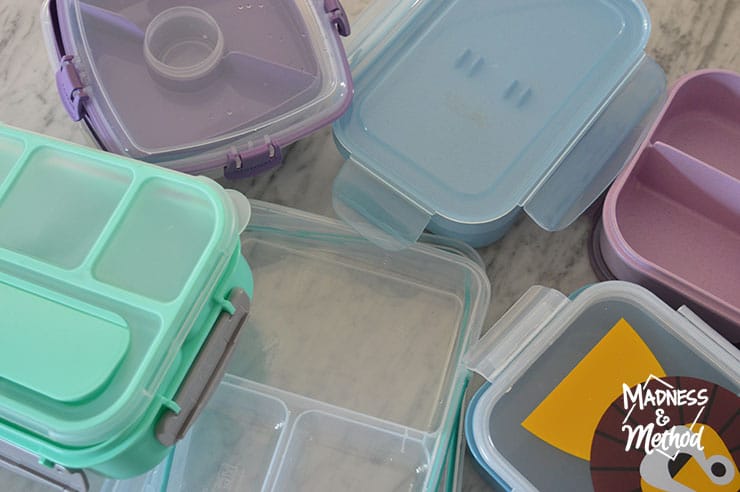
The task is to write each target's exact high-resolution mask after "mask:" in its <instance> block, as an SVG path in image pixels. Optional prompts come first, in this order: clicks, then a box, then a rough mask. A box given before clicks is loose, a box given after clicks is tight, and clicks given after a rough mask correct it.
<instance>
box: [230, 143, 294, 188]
mask: <svg viewBox="0 0 740 492" xmlns="http://www.w3.org/2000/svg"><path fill="white" fill-rule="evenodd" d="M228 158H229V163H228V164H227V165H226V167H224V177H225V178H226V179H240V178H246V177H249V176H254V175H256V174H259V173H262V172H264V171H267V170H268V169H272V168H273V167H277V166H279V165H280V164H281V163H282V162H283V153H282V152H281V151H280V147H279V146H277V145H275V144H274V143H272V141H268V142H266V143H265V144H264V145H262V146H260V147H259V148H257V149H252V150H250V151H249V152H244V153H242V152H237V151H236V150H234V151H232V152H230V153H229V155H228Z"/></svg>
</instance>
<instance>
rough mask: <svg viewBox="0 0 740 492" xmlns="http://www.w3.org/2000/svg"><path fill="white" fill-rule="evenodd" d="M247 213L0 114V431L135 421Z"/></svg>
mask: <svg viewBox="0 0 740 492" xmlns="http://www.w3.org/2000/svg"><path fill="white" fill-rule="evenodd" d="M249 215H250V208H249V202H248V201H247V200H246V198H244V197H243V196H242V195H239V194H236V193H234V194H231V195H230V194H229V193H227V192H226V191H224V190H223V189H222V188H221V187H220V186H218V185H217V184H216V183H214V182H213V181H211V180H209V179H206V178H193V177H190V176H185V175H181V174H178V173H174V172H171V171H167V170H165V169H162V168H158V167H154V166H150V165H147V164H142V163H139V162H136V161H132V160H129V159H125V158H121V157H118V156H114V155H111V154H107V153H102V152H98V151H95V150H91V149H86V148H82V147H78V146H74V145H71V144H67V143H64V142H60V141H56V140H53V139H49V138H46V137H42V136H40V135H35V134H31V133H27V132H23V131H20V130H15V129H11V128H8V127H3V126H0V230H1V231H3V233H2V234H0V312H1V313H3V314H2V316H1V317H0V439H6V440H9V441H13V437H14V436H15V437H17V436H18V435H19V432H20V433H22V434H23V435H24V436H26V437H27V438H28V439H38V438H42V439H45V440H47V441H50V442H51V443H53V444H54V445H57V446H62V447H75V448H82V447H88V446H94V445H96V444H99V443H102V442H104V441H107V440H109V439H112V438H114V437H115V436H118V435H120V434H121V433H123V432H125V431H126V429H129V428H131V427H133V426H135V425H136V424H137V421H138V419H140V418H141V417H142V416H143V415H144V414H145V412H146V411H147V409H148V408H150V406H151V404H152V402H153V401H155V400H156V399H157V398H158V395H157V392H158V389H159V387H160V385H161V384H162V383H163V381H164V380H165V378H166V377H168V375H171V374H172V371H171V369H172V368H173V367H175V366H174V364H177V363H178V361H179V358H178V353H179V352H180V348H181V346H182V345H183V343H184V342H185V341H186V340H188V337H189V336H190V335H193V334H194V333H196V332H198V331H200V330H202V329H205V328H204V327H201V326H197V325H196V320H197V318H198V316H199V315H200V313H201V312H202V311H203V310H204V309H205V308H206V307H207V306H208V303H212V301H211V297H212V293H213V291H214V289H215V288H216V286H217V284H218V283H219V282H220V281H221V278H222V276H223V275H224V272H225V269H226V267H227V264H228V262H229V259H230V258H231V257H232V256H233V254H234V252H235V251H236V250H237V249H238V247H239V244H238V236H239V233H240V232H241V230H242V229H243V228H244V226H245V225H246V223H247V221H248V219H249ZM160 403H161V402H160ZM158 404H159V403H158ZM24 439H25V438H24ZM26 442H27V441H26Z"/></svg>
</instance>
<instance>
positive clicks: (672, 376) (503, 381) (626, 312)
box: [465, 281, 740, 492]
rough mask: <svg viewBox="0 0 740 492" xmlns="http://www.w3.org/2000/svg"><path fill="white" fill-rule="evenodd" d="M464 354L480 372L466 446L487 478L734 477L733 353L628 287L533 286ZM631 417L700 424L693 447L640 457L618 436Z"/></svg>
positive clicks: (647, 484) (718, 487) (719, 483)
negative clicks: (569, 290)
mask: <svg viewBox="0 0 740 492" xmlns="http://www.w3.org/2000/svg"><path fill="white" fill-rule="evenodd" d="M466 360H467V362H468V363H469V365H470V367H471V368H472V369H473V370H475V371H476V372H478V373H479V374H481V375H482V376H483V377H485V378H486V379H487V380H488V381H489V382H488V384H486V385H484V386H483V387H482V388H481V389H480V390H479V391H478V392H477V394H476V395H475V397H474V398H473V400H472V401H471V403H470V405H469V407H468V410H467V414H466V424H465V431H466V437H467V441H468V446H469V447H470V450H471V452H472V454H473V456H474V458H475V459H476V460H477V462H478V464H479V465H480V467H481V469H482V473H483V474H484V476H485V477H487V478H488V479H489V480H490V482H491V483H492V484H493V485H495V486H496V487H498V488H499V489H503V490H517V491H520V490H574V491H575V490H579V491H580V490H595V491H596V492H604V491H618V490H619V491H622V490H624V491H629V490H651V491H652V490H656V491H657V490H676V491H678V490H681V491H683V490H687V491H688V490H697V491H698V490H702V491H735V490H738V487H740V472H738V469H737V463H738V462H739V461H738V460H739V459H740V446H739V445H740V421H738V420H737V418H736V417H737V412H738V408H740V397H738V392H740V351H738V350H737V349H736V348H735V347H733V346H732V345H731V344H729V343H728V342H727V341H726V340H724V339H723V338H722V337H720V336H719V335H717V333H716V332H714V331H713V330H712V329H711V328H710V327H709V326H708V325H706V324H705V323H704V322H703V321H702V320H701V319H700V318H699V317H698V316H696V315H695V314H694V313H693V312H691V311H690V310H688V309H687V308H686V307H682V308H680V309H679V310H678V311H674V310H673V309H672V308H670V307H669V306H668V305H666V304H664V303H663V302H662V301H661V300H659V299H658V298H657V297H656V296H655V295H654V294H652V293H651V292H649V291H648V290H646V289H645V288H643V287H641V286H638V285H636V284H631V283H627V282H617V281H614V282H604V283H600V284H596V285H593V286H590V287H588V288H586V289H584V290H582V291H581V292H580V293H578V294H577V295H575V296H572V298H571V299H569V298H567V297H566V296H564V295H563V294H560V293H559V292H557V291H554V290H551V289H546V288H544V287H533V288H532V289H530V290H529V291H528V292H527V293H526V294H525V295H524V296H523V297H522V298H521V299H520V300H519V301H518V302H517V303H516V304H515V305H514V306H513V307H512V308H511V309H510V310H509V311H508V312H507V313H506V314H505V315H504V316H503V317H502V318H501V320H500V321H499V322H498V323H497V324H496V325H495V326H494V327H493V328H491V331H490V332H489V334H486V336H485V337H484V338H483V339H482V340H481V342H480V343H479V344H478V345H476V346H475V347H474V348H473V349H472V350H471V351H470V352H469V353H468V355H467V356H466ZM661 391H663V396H661V393H660V392H661ZM677 392H682V393H683V396H666V395H678V393H677ZM638 393H639V394H638ZM640 395H642V396H640ZM650 395H652V397H651V396H650ZM666 418H667V420H665V419H666ZM651 424H652V427H650V426H651ZM640 426H645V429H650V434H647V435H649V436H656V435H660V434H665V433H666V432H671V431H672V432H674V433H676V434H677V435H683V434H686V435H687V436H694V435H700V437H699V442H698V444H700V445H701V446H702V447H703V448H704V449H703V450H702V451H699V450H698V449H697V448H696V447H695V446H694V445H688V444H684V443H682V442H681V443H675V444H676V445H675V446H671V445H669V446H666V447H662V446H661V447H659V448H657V449H656V448H653V447H651V448H650V451H651V452H650V453H649V454H646V452H645V450H646V448H645V447H644V446H643V445H641V444H638V441H637V440H636V439H635V438H633V441H632V444H630V437H629V435H630V432H632V431H641V429H642V428H641V427H640ZM682 433H683V434H682ZM651 440H652V438H651ZM671 458H674V459H673V460H672V459H671Z"/></svg>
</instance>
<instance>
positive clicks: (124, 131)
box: [42, 0, 352, 178]
mask: <svg viewBox="0 0 740 492" xmlns="http://www.w3.org/2000/svg"><path fill="white" fill-rule="evenodd" d="M42 17H43V19H42V26H43V28H44V31H45V35H46V39H47V45H48V49H49V52H50V56H51V58H52V63H53V66H54V70H56V71H57V75H56V77H57V86H58V88H59V92H60V96H61V98H62V102H63V104H64V105H65V107H66V108H67V110H68V112H69V113H70V115H71V116H72V118H73V119H75V120H83V121H84V122H85V125H86V127H87V128H88V129H89V130H90V131H91V132H92V134H93V135H94V137H95V139H96V140H97V142H98V143H99V144H100V146H101V147H102V148H103V149H105V150H109V151H111V152H114V153H118V154H124V155H127V156H130V157H133V158H136V159H142V160H146V161H148V162H152V163H156V164H159V165H162V166H166V167H169V168H173V169H177V170H179V171H184V172H191V173H201V172H206V171H213V170H218V171H220V170H221V169H224V172H225V174H226V176H227V177H231V178H237V177H242V176H247V175H251V174H256V173H258V172H262V171H264V170H266V169H269V168H270V167H273V166H275V165H278V164H279V163H280V162H281V148H283V147H285V146H286V145H288V144H290V143H292V142H294V141H296V140H298V139H300V138H302V137H304V136H306V135H308V134H310V133H312V132H313V131H315V130H317V129H319V128H321V127H322V126H325V125H327V124H329V123H331V122H332V121H334V119H336V118H337V117H338V116H339V115H341V114H342V113H343V112H344V110H345V109H346V108H347V106H348V104H349V102H350V100H351V97H352V82H351V77H350V74H349V68H348V66H347V61H346V59H345V57H344V49H343V47H342V44H341V41H340V39H339V36H340V35H347V34H349V24H348V22H347V17H346V15H345V14H344V11H343V10H342V7H341V5H340V4H339V2H338V1H337V0H310V1H296V0H271V1H267V0H264V1H262V0H260V1H256V0H255V1H250V2H247V1H239V2H235V1H231V0H214V1H209V2H205V3H203V2H201V4H199V5H197V6H191V5H184V4H183V3H182V2H180V1H178V0H168V1H164V2H162V1H151V0H137V1H131V2H123V3H122V2H111V1H109V0H108V1H106V0H88V1H82V0H47V2H46V3H45V5H44V7H43V10H42Z"/></svg>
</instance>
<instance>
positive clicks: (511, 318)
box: [464, 286, 570, 381]
mask: <svg viewBox="0 0 740 492" xmlns="http://www.w3.org/2000/svg"><path fill="white" fill-rule="evenodd" d="M569 302H570V301H569V300H568V298H567V297H566V296H565V295H563V294H562V293H561V292H558V291H557V290H554V289H548V288H546V287H540V286H534V287H531V288H530V289H529V290H527V292H525V293H524V295H523V296H522V297H521V298H519V300H518V301H516V302H515V303H514V305H513V306H511V308H509V310H508V311H506V313H505V314H504V315H503V316H502V317H501V319H499V320H498V321H497V322H496V323H495V324H494V325H493V326H492V327H491V328H490V329H489V330H488V332H487V333H486V334H485V335H483V336H482V337H481V339H480V340H479V341H478V342H477V343H476V344H475V345H474V346H473V347H472V348H471V349H470V350H469V351H468V353H467V354H465V358H464V363H465V365H466V366H467V367H468V369H470V370H472V371H475V372H477V373H478V374H480V375H481V376H483V377H484V378H486V379H487V380H488V381H493V380H494V379H496V378H497V377H498V375H499V374H501V371H502V370H503V369H504V368H505V367H508V366H510V365H511V364H513V362H514V360H515V359H516V357H517V356H518V355H519V354H520V353H521V352H522V351H523V350H524V349H525V348H526V347H527V346H529V345H530V343H532V341H533V340H535V339H536V338H538V336H539V335H540V334H541V333H542V330H543V329H544V328H545V327H546V326H547V325H548V324H549V323H550V321H551V320H552V319H553V318H554V317H555V316H556V315H557V314H558V313H559V312H560V310H561V309H562V308H563V307H564V306H565V305H567V304H568V303H569ZM540 341H542V342H543V343H544V340H540Z"/></svg>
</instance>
